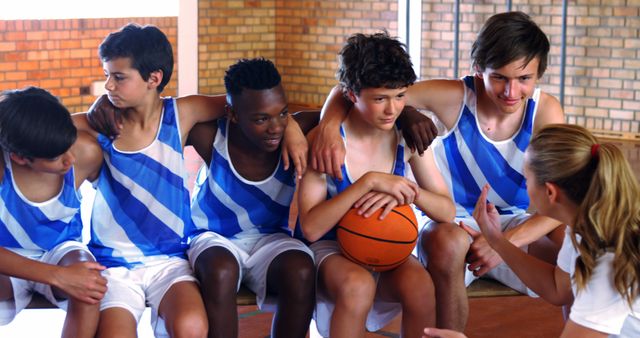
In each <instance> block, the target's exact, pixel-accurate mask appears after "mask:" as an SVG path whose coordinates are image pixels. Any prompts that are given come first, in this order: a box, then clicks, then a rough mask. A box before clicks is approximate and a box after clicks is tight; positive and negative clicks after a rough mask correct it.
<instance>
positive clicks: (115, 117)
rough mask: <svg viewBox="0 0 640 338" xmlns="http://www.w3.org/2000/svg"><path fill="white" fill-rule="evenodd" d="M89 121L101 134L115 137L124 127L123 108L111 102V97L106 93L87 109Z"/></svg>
mask: <svg viewBox="0 0 640 338" xmlns="http://www.w3.org/2000/svg"><path fill="white" fill-rule="evenodd" d="M87 121H88V122H89V125H90V126H91V128H93V129H94V130H96V131H97V132H99V133H100V134H103V135H106V136H107V137H109V138H111V139H115V138H116V137H118V135H120V129H122V110H121V109H119V108H117V107H115V106H114V105H113V104H111V101H109V97H107V95H106V94H104V95H102V96H100V97H99V98H98V99H97V100H96V101H95V102H94V103H93V104H92V105H91V107H90V108H89V110H88V111H87Z"/></svg>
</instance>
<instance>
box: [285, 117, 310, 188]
mask: <svg viewBox="0 0 640 338" xmlns="http://www.w3.org/2000/svg"><path fill="white" fill-rule="evenodd" d="M282 143H283V144H282V163H283V165H284V169H285V170H287V169H289V164H290V162H289V159H291V161H292V162H293V166H294V167H295V168H296V179H301V178H302V174H304V172H305V171H306V170H307V153H308V151H309V144H308V143H307V138H306V137H305V136H304V133H303V132H302V130H301V129H300V126H299V125H298V123H296V122H295V120H294V121H293V122H289V124H287V128H286V129H285V132H284V138H283V140H282Z"/></svg>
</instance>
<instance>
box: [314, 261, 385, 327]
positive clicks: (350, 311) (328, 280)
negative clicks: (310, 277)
mask: <svg viewBox="0 0 640 338" xmlns="http://www.w3.org/2000/svg"><path fill="white" fill-rule="evenodd" d="M318 273H319V274H320V276H319V277H320V278H319V281H320V283H321V285H320V287H321V288H324V290H325V291H326V292H327V294H328V295H329V297H330V298H331V299H332V300H333V301H334V302H335V309H334V310H333V314H332V315H331V330H330V336H331V337H332V338H363V337H364V335H365V322H366V319H367V314H368V313H369V310H371V306H372V305H373V298H374V297H375V293H376V283H375V281H374V280H373V277H372V276H371V273H370V272H369V271H367V270H365V269H364V268H363V267H361V266H359V265H357V264H355V263H353V262H351V261H349V260H348V259H346V258H345V257H343V256H342V255H331V256H329V257H327V258H326V259H325V261H324V262H323V263H322V265H321V266H320V271H319V272H318Z"/></svg>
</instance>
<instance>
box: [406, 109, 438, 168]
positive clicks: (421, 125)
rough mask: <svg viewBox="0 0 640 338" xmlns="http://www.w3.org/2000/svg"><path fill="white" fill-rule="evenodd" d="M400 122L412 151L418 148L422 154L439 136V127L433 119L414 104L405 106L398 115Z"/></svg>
mask: <svg viewBox="0 0 640 338" xmlns="http://www.w3.org/2000/svg"><path fill="white" fill-rule="evenodd" d="M398 124H399V126H400V129H402V135H403V136H404V139H405V141H406V142H407V145H408V146H409V148H410V149H411V152H415V151H416V150H417V151H418V154H419V155H420V156H422V154H423V153H424V152H425V150H427V148H428V147H429V146H430V145H431V142H433V140H434V139H435V138H436V136H438V128H436V125H435V124H434V123H433V121H432V120H431V119H430V118H429V117H427V116H425V115H424V114H422V113H420V112H419V111H418V110H417V109H416V108H414V107H412V106H405V107H404V109H403V110H402V113H401V114H400V116H399V117H398Z"/></svg>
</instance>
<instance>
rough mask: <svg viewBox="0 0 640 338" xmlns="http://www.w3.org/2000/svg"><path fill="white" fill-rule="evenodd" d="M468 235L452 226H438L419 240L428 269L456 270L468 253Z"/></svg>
mask: <svg viewBox="0 0 640 338" xmlns="http://www.w3.org/2000/svg"><path fill="white" fill-rule="evenodd" d="M470 243H471V241H470V240H469V235H468V234H467V233H466V232H465V231H464V230H462V229H461V228H459V227H457V226H456V225H454V224H439V225H438V226H436V227H435V228H434V229H433V230H431V231H429V232H426V233H423V234H422V236H421V238H420V245H421V246H422V249H423V252H424V254H425V255H426V256H427V262H428V267H429V269H430V270H431V269H437V270H450V269H452V268H455V269H458V268H459V267H458V264H456V263H463V262H464V257H465V255H466V254H467V251H469V245H470Z"/></svg>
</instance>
